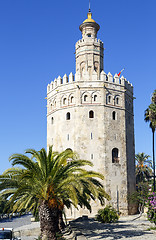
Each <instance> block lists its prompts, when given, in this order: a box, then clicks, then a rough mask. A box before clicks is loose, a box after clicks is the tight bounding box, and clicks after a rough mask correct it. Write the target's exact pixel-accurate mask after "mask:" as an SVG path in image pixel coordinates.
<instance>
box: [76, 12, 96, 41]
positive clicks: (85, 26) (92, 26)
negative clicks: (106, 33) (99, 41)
mask: <svg viewBox="0 0 156 240" xmlns="http://www.w3.org/2000/svg"><path fill="white" fill-rule="evenodd" d="M79 29H80V31H81V32H82V37H83V38H84V39H85V38H88V37H90V38H97V32H98V31H99V29H100V26H99V24H97V23H96V22H95V21H94V20H93V19H92V13H91V11H90V9H89V12H88V18H87V19H86V20H85V21H84V22H83V23H82V24H81V25H80V27H79Z"/></svg>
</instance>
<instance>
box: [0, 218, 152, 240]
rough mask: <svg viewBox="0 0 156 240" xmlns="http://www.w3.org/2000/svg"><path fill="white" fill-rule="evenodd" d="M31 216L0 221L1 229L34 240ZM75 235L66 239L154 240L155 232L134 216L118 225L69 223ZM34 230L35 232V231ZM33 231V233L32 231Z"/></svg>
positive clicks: (90, 222)
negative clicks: (22, 233) (20, 233)
mask: <svg viewBox="0 0 156 240" xmlns="http://www.w3.org/2000/svg"><path fill="white" fill-rule="evenodd" d="M30 217H31V215H25V216H22V217H20V218H13V219H11V220H9V219H5V220H1V221H0V228H1V227H11V228H14V229H15V231H18V230H22V231H23V232H24V231H26V232H27V231H29V230H30V231H33V233H34V234H33V235H35V236H28V235H27V234H25V235H22V237H21V240H34V239H35V238H37V236H38V235H37V234H36V232H35V231H36V230H37V228H38V229H39V223H31V221H30ZM70 225H71V226H72V229H73V230H74V232H75V233H76V236H77V238H75V234H69V235H68V234H67V235H66V237H67V239H72V240H73V239H74V240H75V239H77V240H86V239H89V240H96V239H97V240H98V239H100V240H102V239H104V240H115V239H122V240H124V239H126V240H147V239H148V240H156V231H147V229H148V228H149V227H151V226H154V225H153V224H151V223H150V222H149V221H147V219H146V217H145V215H144V216H142V217H141V218H139V215H136V216H127V217H120V219H119V222H118V223H112V224H103V223H99V222H97V221H95V220H94V219H88V220H82V219H77V220H75V221H72V222H70ZM35 229H36V230H35ZM34 230H35V231H34Z"/></svg>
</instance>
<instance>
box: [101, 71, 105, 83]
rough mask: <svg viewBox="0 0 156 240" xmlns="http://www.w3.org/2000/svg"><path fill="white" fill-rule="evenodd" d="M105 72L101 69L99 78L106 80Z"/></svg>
mask: <svg viewBox="0 0 156 240" xmlns="http://www.w3.org/2000/svg"><path fill="white" fill-rule="evenodd" d="M106 77H107V74H106V73H105V72H104V71H103V70H102V72H101V73H100V80H101V81H103V82H105V81H106Z"/></svg>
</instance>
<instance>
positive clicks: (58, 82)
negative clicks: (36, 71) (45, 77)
mask: <svg viewBox="0 0 156 240" xmlns="http://www.w3.org/2000/svg"><path fill="white" fill-rule="evenodd" d="M61 84H62V78H61V76H58V78H57V86H60V85H61Z"/></svg>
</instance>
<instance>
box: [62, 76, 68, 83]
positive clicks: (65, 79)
mask: <svg viewBox="0 0 156 240" xmlns="http://www.w3.org/2000/svg"><path fill="white" fill-rule="evenodd" d="M66 83H68V76H67V74H65V75H64V76H63V84H66Z"/></svg>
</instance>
